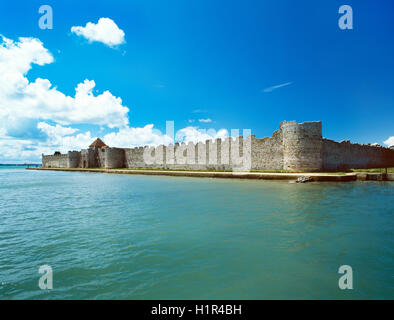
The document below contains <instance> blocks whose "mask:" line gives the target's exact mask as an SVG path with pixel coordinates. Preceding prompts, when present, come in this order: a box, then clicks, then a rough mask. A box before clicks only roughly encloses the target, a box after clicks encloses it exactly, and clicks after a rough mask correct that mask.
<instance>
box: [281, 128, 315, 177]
mask: <svg viewBox="0 0 394 320" xmlns="http://www.w3.org/2000/svg"><path fill="white" fill-rule="evenodd" d="M280 129H281V130H282V134H283V169H284V170H290V171H320V170H321V169H322V167H323V161H322V124H321V121H314V122H304V123H297V122H296V121H289V122H286V121H284V122H282V123H281V124H280Z"/></svg>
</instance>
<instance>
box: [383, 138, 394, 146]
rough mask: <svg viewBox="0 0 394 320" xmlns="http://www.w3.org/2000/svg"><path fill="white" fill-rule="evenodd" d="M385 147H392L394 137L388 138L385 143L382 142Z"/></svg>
mask: <svg viewBox="0 0 394 320" xmlns="http://www.w3.org/2000/svg"><path fill="white" fill-rule="evenodd" d="M383 143H384V144H385V145H386V146H388V147H391V146H394V136H392V137H390V138H388V139H387V140H386V141H384V142H383Z"/></svg>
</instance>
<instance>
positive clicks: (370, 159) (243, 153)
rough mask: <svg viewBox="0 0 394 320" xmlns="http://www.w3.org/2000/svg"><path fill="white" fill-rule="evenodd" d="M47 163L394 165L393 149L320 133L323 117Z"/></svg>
mask: <svg viewBox="0 0 394 320" xmlns="http://www.w3.org/2000/svg"><path fill="white" fill-rule="evenodd" d="M42 166H43V167H68V168H108V169H112V168H157V169H186V170H202V169H208V170H237V171H248V170H287V171H304V172H306V171H324V170H343V169H350V168H355V169H356V168H387V167H394V150H393V149H390V148H384V147H381V146H372V145H360V144H353V143H350V142H349V141H343V142H336V141H333V140H328V139H324V138H323V137H322V123H321V121H314V122H304V123H297V122H296V121H289V122H287V121H284V122H282V123H281V124H280V125H279V129H278V130H277V131H275V132H274V133H273V135H272V137H266V138H261V139H259V138H256V137H255V136H254V135H251V136H248V137H236V138H231V137H228V138H225V139H216V140H215V141H212V140H207V141H205V142H199V143H197V144H194V143H193V142H189V143H188V144H185V143H175V145H174V144H170V145H168V146H164V145H160V146H157V147H147V146H145V147H136V148H113V147H109V146H107V145H106V144H105V143H104V142H103V141H102V140H101V139H99V138H97V139H96V140H95V141H93V143H92V144H91V145H90V146H89V148H88V149H82V150H81V151H69V152H68V154H56V155H48V156H46V155H43V156H42Z"/></svg>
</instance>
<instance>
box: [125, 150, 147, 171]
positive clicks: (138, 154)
mask: <svg viewBox="0 0 394 320" xmlns="http://www.w3.org/2000/svg"><path fill="white" fill-rule="evenodd" d="M123 150H124V152H125V166H126V168H144V167H145V163H144V148H143V147H136V148H125V149H123Z"/></svg>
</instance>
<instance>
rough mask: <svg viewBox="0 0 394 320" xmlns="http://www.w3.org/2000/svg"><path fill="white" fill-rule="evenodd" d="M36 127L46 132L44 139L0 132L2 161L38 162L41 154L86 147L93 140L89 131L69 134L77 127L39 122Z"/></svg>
mask: <svg viewBox="0 0 394 320" xmlns="http://www.w3.org/2000/svg"><path fill="white" fill-rule="evenodd" d="M37 127H38V129H39V130H40V131H42V132H43V133H45V134H46V139H45V140H37V139H16V138H13V137H9V136H4V135H2V133H4V132H0V152H1V159H2V161H3V162H13V163H20V162H22V163H24V162H40V159H41V154H42V153H44V154H53V152H54V151H60V152H62V153H65V152H67V151H69V150H79V149H82V148H87V146H89V144H90V143H91V142H92V141H93V139H94V138H93V137H92V136H91V134H90V132H89V131H87V132H84V133H79V134H77V135H71V134H73V133H75V132H76V131H77V129H73V128H66V127H62V126H60V125H55V126H51V125H49V124H48V123H45V122H40V123H38V125H37Z"/></svg>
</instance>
